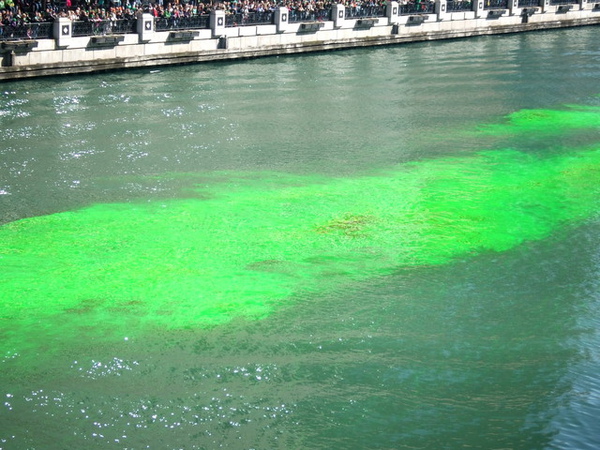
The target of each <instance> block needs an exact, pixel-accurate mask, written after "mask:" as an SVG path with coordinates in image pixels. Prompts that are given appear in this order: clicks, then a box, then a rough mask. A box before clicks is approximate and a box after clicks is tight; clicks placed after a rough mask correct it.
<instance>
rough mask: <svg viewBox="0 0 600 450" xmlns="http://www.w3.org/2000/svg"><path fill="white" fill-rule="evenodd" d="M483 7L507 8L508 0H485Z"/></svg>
mask: <svg viewBox="0 0 600 450" xmlns="http://www.w3.org/2000/svg"><path fill="white" fill-rule="evenodd" d="M483 9H508V0H485V2H484V3H483Z"/></svg>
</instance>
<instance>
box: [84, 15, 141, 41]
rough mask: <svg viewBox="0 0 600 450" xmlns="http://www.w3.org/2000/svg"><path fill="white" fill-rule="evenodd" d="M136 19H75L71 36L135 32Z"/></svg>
mask: <svg viewBox="0 0 600 450" xmlns="http://www.w3.org/2000/svg"><path fill="white" fill-rule="evenodd" d="M136 26H137V19H135V18H132V19H115V20H112V19H109V20H75V21H73V31H72V36H73V37H83V36H104V35H107V34H129V33H136V32H137V30H136Z"/></svg>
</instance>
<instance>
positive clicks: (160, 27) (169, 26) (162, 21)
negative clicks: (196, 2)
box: [154, 14, 210, 31]
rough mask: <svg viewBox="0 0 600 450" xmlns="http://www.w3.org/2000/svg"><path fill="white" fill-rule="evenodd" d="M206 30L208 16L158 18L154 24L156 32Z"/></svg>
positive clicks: (208, 25)
mask: <svg viewBox="0 0 600 450" xmlns="http://www.w3.org/2000/svg"><path fill="white" fill-rule="evenodd" d="M208 28H210V16H209V15H208V14H202V15H199V16H192V17H169V18H165V17H160V18H157V19H156V20H155V23H154V29H155V30H156V31H169V30H201V29H202V30H203V29H208Z"/></svg>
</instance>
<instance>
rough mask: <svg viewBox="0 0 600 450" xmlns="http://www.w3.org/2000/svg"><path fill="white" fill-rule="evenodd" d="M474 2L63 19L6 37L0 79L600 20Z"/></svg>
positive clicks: (511, 3)
mask: <svg viewBox="0 0 600 450" xmlns="http://www.w3.org/2000/svg"><path fill="white" fill-rule="evenodd" d="M484 1H485V0H475V1H474V3H473V8H472V10H470V11H461V12H449V11H447V9H446V0H436V4H435V13H432V14H413V15H399V5H398V3H397V2H391V3H390V4H389V7H388V8H387V12H386V16H384V17H377V18H362V19H347V18H345V15H344V6H343V5H334V8H333V11H332V20H330V21H324V22H301V23H289V22H288V20H287V19H288V17H289V14H288V11H287V9H286V8H279V9H278V10H277V11H276V12H275V20H274V22H275V23H274V24H272V25H252V26H238V27H226V26H225V15H224V12H223V11H214V12H213V13H212V14H211V17H210V28H208V29H200V30H177V31H161V32H158V31H156V30H155V29H154V19H153V17H152V16H150V15H149V14H143V15H140V16H139V17H138V19H137V33H135V34H125V35H105V36H85V37H73V36H72V33H71V32H72V24H71V22H70V21H69V20H68V19H59V21H57V22H56V23H55V25H54V39H40V40H22V41H2V43H1V48H0V52H1V53H0V58H1V61H2V65H1V67H0V80H8V79H19V78H29V77H37V76H48V75H60V74H74V73H90V72H97V71H106V70H117V69H125V68H139V67H156V66H164V65H172V64H189V63H200V62H206V61H217V60H231V59H240V58H257V57H262V56H271V55H282V54H295V53H305V52H313V51H327V50H339V49H344V48H353V47H365V46H377V45H393V44H401V43H406V42H417V41H424V40H437V39H452V38H464V37H471V36H481V35H490V34H502V33H517V32H526V31H535V30H541V29H552V28H562V27H573V26H589V25H598V24H600V2H599V3H591V2H589V1H588V0H577V1H578V3H576V4H570V5H568V7H567V6H565V5H551V4H550V0H539V4H538V6H535V7H528V8H519V7H518V0H508V2H507V8H504V9H502V8H494V9H486V7H485V5H484Z"/></svg>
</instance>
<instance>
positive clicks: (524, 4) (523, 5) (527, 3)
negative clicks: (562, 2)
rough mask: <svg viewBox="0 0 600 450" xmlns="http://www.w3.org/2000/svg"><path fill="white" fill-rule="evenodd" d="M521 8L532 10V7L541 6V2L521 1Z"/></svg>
mask: <svg viewBox="0 0 600 450" xmlns="http://www.w3.org/2000/svg"><path fill="white" fill-rule="evenodd" d="M518 5H519V8H531V7H532V6H540V0H519V3H518Z"/></svg>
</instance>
